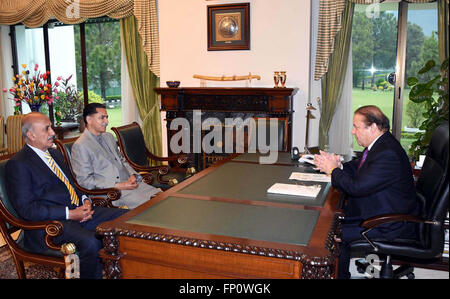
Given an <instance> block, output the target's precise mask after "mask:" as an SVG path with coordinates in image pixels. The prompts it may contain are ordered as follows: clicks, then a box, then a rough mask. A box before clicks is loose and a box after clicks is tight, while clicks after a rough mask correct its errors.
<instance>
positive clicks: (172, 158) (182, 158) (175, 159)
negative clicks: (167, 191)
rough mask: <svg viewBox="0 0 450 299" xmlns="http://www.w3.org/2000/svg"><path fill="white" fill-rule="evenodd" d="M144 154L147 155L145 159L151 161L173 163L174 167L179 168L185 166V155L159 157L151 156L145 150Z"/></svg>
mask: <svg viewBox="0 0 450 299" xmlns="http://www.w3.org/2000/svg"><path fill="white" fill-rule="evenodd" d="M145 152H146V154H147V157H148V158H150V159H152V160H156V161H167V162H173V163H174V164H175V166H181V165H182V164H185V163H186V162H187V155H186V154H178V155H173V156H170V157H160V156H156V155H154V154H152V153H151V152H150V151H149V150H148V149H147V148H146V149H145Z"/></svg>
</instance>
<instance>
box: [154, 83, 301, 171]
mask: <svg viewBox="0 0 450 299" xmlns="http://www.w3.org/2000/svg"><path fill="white" fill-rule="evenodd" d="M154 90H155V92H156V93H157V94H158V95H160V97H161V110H162V111H166V112H167V113H166V121H167V140H168V141H169V140H171V137H172V136H173V135H174V134H175V133H176V132H175V131H171V130H170V129H169V128H170V124H171V121H172V120H174V119H175V118H177V117H183V118H186V119H190V118H191V117H192V111H194V110H201V112H202V120H203V118H207V117H216V118H218V119H220V120H222V121H223V118H225V117H230V118H234V117H241V118H242V119H245V118H247V117H264V118H279V119H280V118H281V119H285V120H286V124H287V130H286V136H284V137H285V138H286V142H285V145H286V146H285V149H284V150H288V149H290V147H291V135H292V114H293V112H294V111H293V96H294V94H295V93H296V92H297V89H295V88H260V87H182V88H155V89H154ZM170 154H171V152H170V149H169V155H170ZM195 160H196V161H195V166H196V167H197V168H198V169H202V168H203V167H204V166H205V165H201V163H200V161H199V159H198V155H197V157H196V158H195Z"/></svg>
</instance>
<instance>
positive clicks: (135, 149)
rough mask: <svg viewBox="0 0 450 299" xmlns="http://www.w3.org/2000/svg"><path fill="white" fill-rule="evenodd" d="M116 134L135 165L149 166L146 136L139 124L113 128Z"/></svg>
mask: <svg viewBox="0 0 450 299" xmlns="http://www.w3.org/2000/svg"><path fill="white" fill-rule="evenodd" d="M112 130H113V131H114V132H115V133H116V135H117V139H118V141H119V143H120V144H121V145H122V148H123V151H124V152H125V155H126V156H127V157H128V158H129V159H130V160H131V161H132V162H134V163H135V164H138V165H140V166H149V165H148V160H147V155H146V145H145V140H144V135H143V134H142V131H141V127H140V126H139V125H138V124H137V123H132V124H131V125H128V126H124V127H118V128H112Z"/></svg>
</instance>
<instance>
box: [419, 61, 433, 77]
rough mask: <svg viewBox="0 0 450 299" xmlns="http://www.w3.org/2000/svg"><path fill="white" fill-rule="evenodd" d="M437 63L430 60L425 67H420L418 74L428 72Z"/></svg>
mask: <svg viewBox="0 0 450 299" xmlns="http://www.w3.org/2000/svg"><path fill="white" fill-rule="evenodd" d="M435 65H436V62H434V60H432V59H431V60H428V61H427V62H426V63H425V66H424V67H423V68H421V69H420V71H419V72H418V74H423V73H426V72H428V71H429V70H431V69H432V68H433V67H434V66H435Z"/></svg>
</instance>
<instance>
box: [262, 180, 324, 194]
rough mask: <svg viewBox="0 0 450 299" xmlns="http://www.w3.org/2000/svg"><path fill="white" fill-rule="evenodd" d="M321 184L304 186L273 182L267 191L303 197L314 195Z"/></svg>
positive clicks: (318, 190)
mask: <svg viewBox="0 0 450 299" xmlns="http://www.w3.org/2000/svg"><path fill="white" fill-rule="evenodd" d="M320 188H321V186H319V185H315V186H304V185H292V184H282V183H275V184H273V185H272V186H271V187H270V188H269V189H267V192H268V193H276V194H286V195H297V196H305V197H316V196H317V194H319V192H320Z"/></svg>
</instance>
